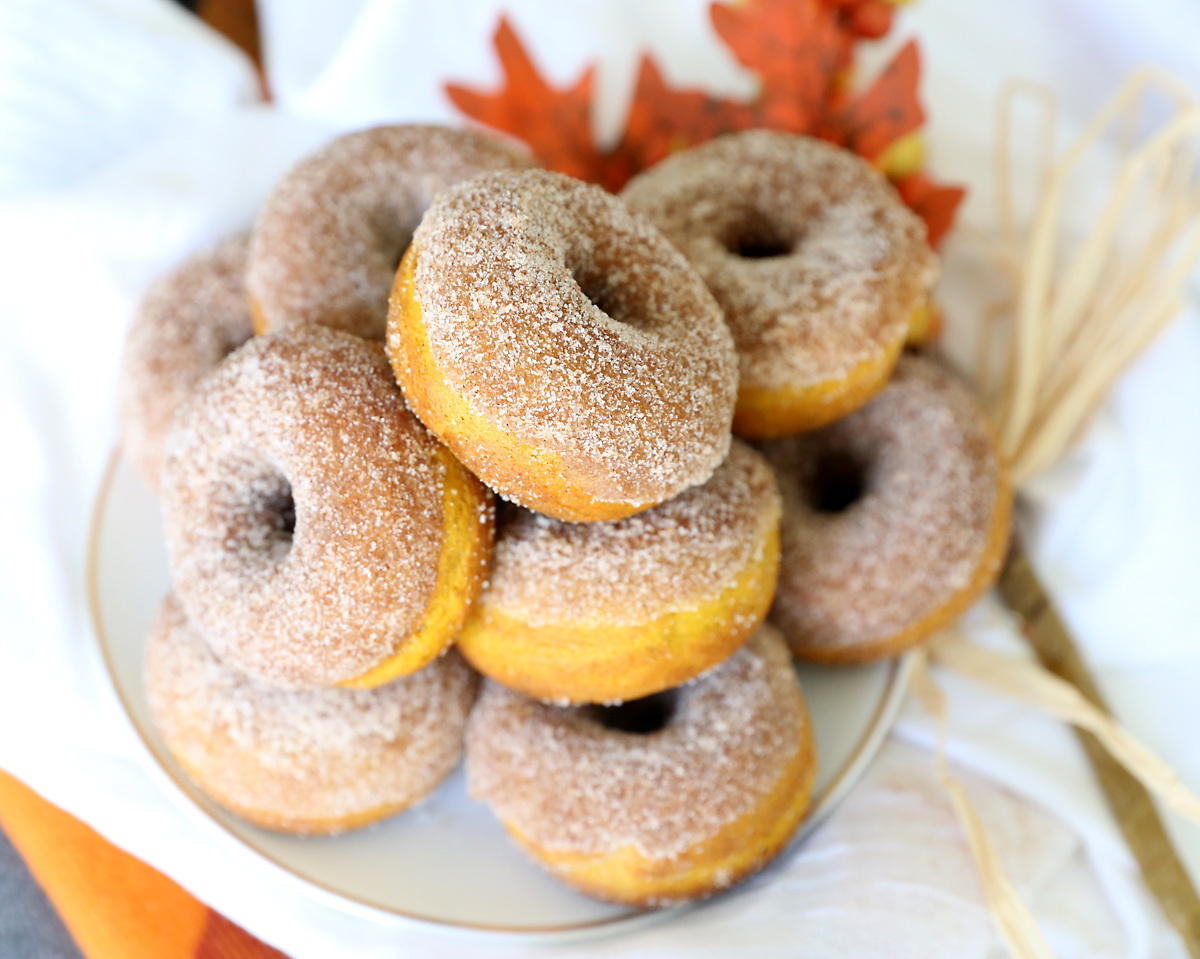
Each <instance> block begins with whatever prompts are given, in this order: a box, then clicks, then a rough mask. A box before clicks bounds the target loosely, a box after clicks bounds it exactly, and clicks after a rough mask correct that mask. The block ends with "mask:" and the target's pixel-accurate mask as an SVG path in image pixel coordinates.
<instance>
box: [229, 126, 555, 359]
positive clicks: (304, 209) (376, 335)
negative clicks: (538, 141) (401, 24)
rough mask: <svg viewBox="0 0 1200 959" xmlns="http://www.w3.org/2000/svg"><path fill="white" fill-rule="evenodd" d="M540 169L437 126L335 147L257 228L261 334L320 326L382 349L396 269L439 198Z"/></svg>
mask: <svg viewBox="0 0 1200 959" xmlns="http://www.w3.org/2000/svg"><path fill="white" fill-rule="evenodd" d="M532 163H533V161H532V160H531V159H530V158H529V157H528V156H527V155H525V154H524V153H521V152H519V151H518V150H516V149H515V148H513V147H510V146H508V145H507V144H504V143H502V142H500V141H499V140H496V139H494V138H492V137H488V136H485V135H484V134H481V133H476V132H474V131H471V130H459V129H453V128H450V127H441V126H431V125H420V124H401V125H395V126H381V127H374V128H372V129H368V130H360V131H357V132H355V133H350V134H347V135H345V136H342V137H339V138H338V139H336V140H334V141H332V142H331V143H328V144H326V145H325V146H324V147H322V148H321V149H319V150H318V151H317V152H316V153H314V154H312V155H311V156H309V157H307V158H305V159H303V160H301V161H300V163H298V164H297V165H296V166H295V167H293V168H292V170H291V171H290V172H289V173H288V174H287V175H286V176H284V177H283V179H282V180H280V181H279V183H278V184H277V185H276V187H275V189H274V190H273V191H272V193H271V195H270V196H269V197H268V198H267V202H266V203H265V204H264V206H263V208H262V212H261V213H260V215H259V218H258V223H257V225H256V226H255V229H254V241H253V244H252V247H251V251H250V265H249V272H248V277H247V283H248V286H249V289H250V294H251V297H252V298H253V300H254V301H255V302H256V304H257V310H258V313H259V322H260V330H276V329H280V328H283V327H288V326H296V325H299V324H304V323H320V324H322V325H324V326H330V327H333V328H335V329H342V330H347V331H349V332H351V333H356V334H357V335H359V336H362V337H365V338H367V339H374V340H382V339H383V336H384V331H385V328H386V325H387V301H388V293H389V292H390V290H391V285H392V278H393V277H394V276H395V273H396V264H397V263H399V262H400V257H401V255H402V254H403V253H404V250H405V249H406V248H407V247H408V243H409V240H410V239H411V238H412V234H413V231H414V230H415V229H416V228H417V224H418V223H419V222H420V220H421V215H422V214H423V213H424V212H425V210H426V208H427V207H428V206H429V204H430V202H431V201H432V200H433V198H434V196H435V195H436V194H437V193H438V192H439V191H440V190H444V189H445V188H446V187H448V186H450V185H452V184H454V183H458V182H460V181H462V180H469V179H470V178H471V177H473V176H477V175H478V174H480V173H485V172H488V171H491V170H501V169H507V168H512V167H517V168H520V167H527V166H531V165H532Z"/></svg>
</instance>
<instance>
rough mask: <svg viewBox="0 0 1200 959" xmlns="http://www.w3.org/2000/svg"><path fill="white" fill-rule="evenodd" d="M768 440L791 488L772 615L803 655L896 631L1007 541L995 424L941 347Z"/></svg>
mask: <svg viewBox="0 0 1200 959" xmlns="http://www.w3.org/2000/svg"><path fill="white" fill-rule="evenodd" d="M762 450H763V452H764V454H765V455H766V457H767V459H769V460H770V461H771V464H772V465H773V466H774V467H775V473H776V476H777V478H778V480H779V488H780V492H781V493H782V495H783V525H782V529H781V533H782V544H781V547H782V549H781V559H780V574H779V591H778V593H777V594H776V597H775V605H774V607H773V608H772V610H771V621H772V622H773V623H775V624H776V625H777V626H779V627H780V629H781V630H782V631H783V633H784V635H785V636H786V637H787V639H788V642H789V643H790V644H791V646H792V648H793V649H794V650H795V651H796V654H797V655H798V656H813V657H815V658H835V657H837V656H839V655H843V654H847V653H852V652H853V651H854V650H856V649H858V648H860V647H862V648H873V647H877V646H879V645H880V644H883V643H886V642H887V641H888V640H889V639H890V638H892V637H894V636H897V635H898V634H901V633H903V632H904V631H905V630H910V629H911V628H912V627H914V626H915V625H916V624H919V623H920V622H921V621H922V620H925V619H926V618H927V617H929V616H931V615H932V614H933V613H935V612H936V611H937V610H938V609H939V608H941V607H943V606H944V605H945V604H946V603H947V601H948V600H950V599H951V598H952V597H954V596H955V595H956V594H959V593H961V592H962V591H964V590H967V589H968V587H970V586H971V585H972V583H973V581H974V579H975V577H976V574H977V571H978V570H979V569H980V566H981V564H982V563H984V561H985V558H986V557H987V556H989V555H990V554H991V553H993V552H998V554H999V555H1001V556H1002V554H1003V542H1000V543H997V542H995V540H996V539H997V534H999V537H1000V538H1001V540H1003V539H1004V538H1006V536H1007V526H1006V525H1005V526H1004V527H1003V528H1002V529H999V530H998V529H997V517H998V516H1000V515H1003V514H1004V512H1005V510H1006V508H1007V507H1006V502H1007V497H1008V496H1009V495H1010V494H1009V492H1008V486H1007V479H1006V476H1005V473H1004V467H1003V464H1002V463H1001V460H1000V458H999V453H998V451H997V449H996V445H995V441H994V439H993V437H992V433H991V428H990V426H989V425H988V423H987V421H986V419H985V417H984V415H983V413H982V411H981V410H980V409H979V407H978V405H977V404H976V402H975V401H974V399H973V398H972V396H971V394H970V393H969V392H968V391H967V389H966V388H965V387H964V386H962V385H961V384H960V383H959V382H958V381H957V380H956V379H955V378H954V376H952V375H951V374H950V373H949V372H947V371H946V370H944V369H943V368H941V367H940V366H938V365H937V364H936V363H934V362H932V361H931V360H927V359H923V358H920V357H915V356H905V357H903V358H901V360H900V362H899V364H898V366H897V367H896V372H895V375H894V376H893V378H892V380H891V382H890V383H889V384H888V385H887V387H886V388H884V390H883V391H882V392H881V393H879V395H878V396H876V397H875V398H874V399H873V400H871V402H870V403H868V404H867V405H866V406H864V407H863V408H862V409H860V410H858V411H857V412H855V413H852V414H851V415H849V416H847V417H846V418H845V419H843V420H840V421H838V422H837V423H834V424H833V425H831V426H827V427H825V428H823V429H821V430H817V431H815V432H813V433H806V434H803V435H800V436H793V437H789V438H787V439H783V440H777V441H774V442H771V443H766V444H763V446H762ZM856 493H857V494H858V495H857V496H856V495H855V494H856ZM848 500H849V501H850V502H849V503H848V505H847V501H848ZM997 546H998V547H999V549H998V550H997ZM997 569H998V566H997ZM916 638H919V637H914V641H915V639H916ZM892 652H898V650H892Z"/></svg>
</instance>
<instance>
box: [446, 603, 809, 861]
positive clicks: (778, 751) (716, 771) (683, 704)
mask: <svg viewBox="0 0 1200 959" xmlns="http://www.w3.org/2000/svg"><path fill="white" fill-rule="evenodd" d="M676 695H677V697H678V698H677V702H676V704H675V707H674V714H673V716H672V717H671V718H670V720H669V721H668V722H667V724H666V725H665V726H664V727H663V728H662V729H660V730H658V731H657V732H652V733H648V734H637V733H629V732H623V731H621V730H617V729H610V728H607V727H606V726H604V725H603V724H602V723H601V722H599V721H597V719H595V718H593V717H594V715H595V713H594V709H595V707H560V706H551V705H547V704H546V703H542V702H538V701H536V700H532V699H527V698H525V697H523V696H521V695H520V694H518V693H514V692H512V691H510V690H508V689H505V688H504V687H503V686H500V685H499V684H498V683H494V682H491V681H490V680H489V681H485V683H484V688H483V691H482V693H481V694H480V698H479V702H478V703H477V705H476V707H475V709H474V711H473V712H472V714H471V718H470V721H469V723H468V727H467V774H468V777H469V785H470V792H471V795H472V796H473V797H475V798H477V799H482V800H485V801H486V802H488V803H489V804H490V805H491V807H492V808H493V810H494V811H495V813H496V815H497V816H498V817H499V818H500V820H501V821H502V822H503V823H504V824H505V825H506V826H508V827H509V828H512V829H515V830H517V831H518V832H519V833H520V834H521V835H523V836H524V837H525V838H526V839H528V840H529V841H531V842H533V843H535V844H536V845H537V846H539V847H542V848H543V849H546V850H550V851H571V852H579V853H585V854H592V853H595V854H603V853H606V852H615V851H617V850H620V849H622V848H624V847H632V848H633V849H635V850H637V852H639V853H640V854H641V855H643V856H645V857H646V858H648V859H651V860H671V859H674V858H676V857H678V856H680V855H681V854H683V853H685V852H687V851H688V850H690V849H692V848H694V847H695V846H697V845H698V844H700V843H703V842H704V841H705V840H706V839H709V838H712V837H713V836H715V835H717V834H718V833H719V832H720V831H721V830H722V829H723V828H725V827H726V826H729V825H730V824H731V823H734V822H735V821H737V820H738V819H739V818H741V817H743V816H745V815H747V814H748V813H750V812H752V811H753V810H754V809H755V808H756V806H757V804H758V803H760V802H761V801H762V800H763V799H764V798H765V797H766V796H767V795H768V794H769V793H770V792H771V790H772V788H773V787H774V786H775V785H776V784H777V783H778V782H779V781H780V779H781V778H782V777H783V776H784V774H785V772H786V770H787V769H788V767H789V765H790V764H791V763H792V762H793V761H794V760H795V758H796V756H797V753H798V752H799V751H800V750H801V749H802V748H803V743H804V740H805V738H806V737H805V728H806V724H807V723H808V717H807V712H806V709H805V706H804V701H803V697H802V696H801V693H800V687H799V684H798V683H797V681H796V674H795V672H794V671H793V669H792V665H791V657H790V655H789V653H788V650H787V647H786V646H785V645H784V643H783V641H782V639H780V637H779V634H778V633H777V632H776V631H775V630H774V629H772V628H771V627H770V626H764V627H762V628H761V629H760V630H759V631H758V632H757V633H755V635H754V636H753V637H752V638H751V639H750V641H749V642H747V643H746V645H745V646H743V647H742V648H741V649H740V650H739V651H738V652H736V653H735V654H734V655H733V656H732V657H731V658H730V659H728V660H726V661H725V662H724V663H722V664H721V665H720V666H718V667H717V668H716V669H714V670H712V671H711V672H709V673H707V674H705V675H704V676H702V677H700V678H699V679H697V680H695V681H694V682H692V683H689V684H688V685H686V686H682V687H680V688H679V689H678V690H677V692H676Z"/></svg>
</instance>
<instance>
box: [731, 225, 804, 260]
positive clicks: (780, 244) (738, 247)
mask: <svg viewBox="0 0 1200 959" xmlns="http://www.w3.org/2000/svg"><path fill="white" fill-rule="evenodd" d="M724 243H725V249H727V250H728V251H729V252H730V253H732V254H733V255H734V256H736V257H741V258H742V259H743V260H770V259H776V258H778V257H782V256H790V255H791V254H792V252H793V251H794V250H795V249H796V237H794V236H791V235H789V234H788V232H787V231H785V230H783V229H781V228H780V225H779V224H777V223H773V222H771V220H769V219H768V218H767V217H765V216H762V215H761V214H756V215H754V216H751V217H748V218H747V219H745V220H743V221H741V222H740V223H738V224H736V225H735V227H734V229H732V230H731V231H730V232H729V233H728V234H727V235H726V236H725V237H724Z"/></svg>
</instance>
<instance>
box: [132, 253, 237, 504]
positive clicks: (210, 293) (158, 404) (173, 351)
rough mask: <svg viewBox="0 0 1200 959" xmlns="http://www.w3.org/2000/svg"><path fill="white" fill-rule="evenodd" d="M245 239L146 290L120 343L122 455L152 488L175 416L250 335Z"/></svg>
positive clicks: (192, 261) (155, 485) (190, 263)
mask: <svg viewBox="0 0 1200 959" xmlns="http://www.w3.org/2000/svg"><path fill="white" fill-rule="evenodd" d="M249 245H250V238H249V236H248V235H245V236H235V237H230V238H229V239H227V240H223V241H221V242H220V243H218V244H216V245H215V246H213V247H211V248H210V249H208V250H205V251H204V252H202V253H199V254H197V255H196V256H193V257H191V258H190V259H188V260H185V261H184V262H183V263H181V264H180V265H179V266H177V267H176V268H175V269H174V270H172V271H171V272H170V273H168V274H167V275H166V276H164V277H163V278H162V279H160V280H159V281H158V282H157V283H155V284H154V285H153V286H151V287H150V289H149V291H148V292H147V293H146V296H145V297H144V298H143V300H142V303H141V306H140V307H139V308H138V312H137V316H135V317H134V320H133V323H132V324H131V325H130V327H129V333H128V335H127V336H126V338H125V350H124V353H123V354H122V356H121V378H120V380H119V381H118V387H117V389H118V400H119V403H120V410H121V450H122V452H123V453H124V454H125V455H126V456H127V457H128V458H129V461H130V462H131V463H132V464H133V467H134V469H136V470H137V472H138V475H140V476H141V477H142V479H143V480H145V482H146V483H147V484H148V485H149V486H150V488H151V489H154V490H157V489H158V480H159V474H160V473H161V472H162V449H163V443H164V442H166V438H167V431H168V430H169V429H170V427H171V420H172V419H173V418H174V416H175V411H176V410H178V409H179V407H180V405H181V404H182V403H183V401H184V400H185V399H187V397H188V396H189V395H190V394H191V392H192V389H193V388H194V387H195V385H196V383H197V382H199V381H200V379H201V378H202V377H204V376H205V375H207V374H208V373H209V372H211V371H212V370H213V369H214V368H215V367H216V366H217V364H218V363H220V362H221V361H222V360H223V359H225V357H227V356H228V355H229V354H230V353H232V352H233V351H234V350H236V349H237V348H238V347H239V346H241V345H242V344H243V343H245V342H246V340H248V339H250V337H251V336H253V335H254V327H253V325H252V324H251V322H250V306H249V303H248V302H247V301H246V251H247V249H248V248H249Z"/></svg>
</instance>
